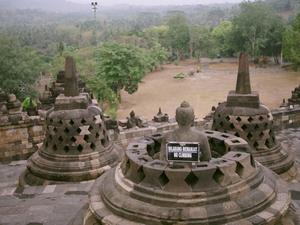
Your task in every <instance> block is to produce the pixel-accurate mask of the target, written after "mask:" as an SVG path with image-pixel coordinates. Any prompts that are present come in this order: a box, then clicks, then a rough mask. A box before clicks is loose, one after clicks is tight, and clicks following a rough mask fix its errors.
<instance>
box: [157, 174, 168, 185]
mask: <svg viewBox="0 0 300 225" xmlns="http://www.w3.org/2000/svg"><path fill="white" fill-rule="evenodd" d="M158 181H159V183H160V185H161V186H162V187H164V186H165V185H166V184H167V183H169V181H170V180H169V178H168V177H167V175H166V174H165V171H164V172H163V173H162V174H161V175H160V176H159V177H158Z"/></svg>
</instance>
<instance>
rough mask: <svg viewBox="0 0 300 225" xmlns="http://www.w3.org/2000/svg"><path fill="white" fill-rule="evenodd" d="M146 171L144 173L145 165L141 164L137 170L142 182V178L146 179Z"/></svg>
mask: <svg viewBox="0 0 300 225" xmlns="http://www.w3.org/2000/svg"><path fill="white" fill-rule="evenodd" d="M145 176H146V175H145V173H144V169H143V167H142V166H141V167H140V168H139V169H138V170H137V177H138V180H139V181H138V182H141V181H142V180H144V178H145Z"/></svg>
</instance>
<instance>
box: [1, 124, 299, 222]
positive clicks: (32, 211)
mask: <svg viewBox="0 0 300 225" xmlns="http://www.w3.org/2000/svg"><path fill="white" fill-rule="evenodd" d="M278 140H279V141H281V142H282V144H283V147H284V148H285V149H289V150H291V151H293V152H295V156H296V161H297V162H298V164H299V163H300V128H297V129H294V128H293V129H287V130H283V131H281V132H279V133H278ZM25 167H26V161H18V162H12V163H10V164H6V165H4V164H0V225H67V224H68V223H69V222H70V221H71V220H72V218H74V217H75V215H76V214H77V213H78V212H79V211H80V209H81V208H82V207H83V206H84V205H85V204H86V203H87V201H88V192H89V190H90V189H91V186H92V185H93V181H89V182H81V183H74V184H62V185H48V186H40V187H27V188H25V189H24V190H21V191H19V193H17V192H16V187H17V182H18V177H19V175H20V174H21V173H22V172H23V171H24V169H25ZM289 187H290V190H291V192H292V197H293V199H294V202H295V206H296V207H297V208H298V207H299V208H300V181H299V182H298V181H296V180H295V181H293V182H292V183H290V184H289ZM297 211H298V212H300V210H297ZM298 216H300V213H299V214H298Z"/></svg>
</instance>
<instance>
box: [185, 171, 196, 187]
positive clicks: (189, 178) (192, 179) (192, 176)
mask: <svg viewBox="0 0 300 225" xmlns="http://www.w3.org/2000/svg"><path fill="white" fill-rule="evenodd" d="M184 181H185V183H187V184H188V185H189V186H191V187H194V186H195V185H196V184H197V183H198V181H199V178H198V177H197V176H196V175H195V174H194V173H193V172H190V173H189V175H188V176H187V177H186V178H185V179H184Z"/></svg>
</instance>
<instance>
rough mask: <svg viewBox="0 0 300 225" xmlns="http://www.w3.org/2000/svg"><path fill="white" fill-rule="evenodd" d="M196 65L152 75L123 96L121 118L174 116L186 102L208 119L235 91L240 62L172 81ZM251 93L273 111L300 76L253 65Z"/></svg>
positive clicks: (211, 66)
mask: <svg viewBox="0 0 300 225" xmlns="http://www.w3.org/2000/svg"><path fill="white" fill-rule="evenodd" d="M196 68H197V64H196V63H195V62H191V61H188V62H183V63H181V64H180V65H178V66H176V65H172V64H169V65H166V66H164V70H162V71H157V72H153V73H149V74H148V75H147V76H145V78H144V80H143V83H141V84H140V86H139V90H138V92H136V93H135V94H133V95H129V94H127V93H125V92H123V93H122V103H121V104H120V107H119V110H118V118H119V119H123V118H126V117H127V116H128V115H129V112H130V111H131V110H134V111H135V112H136V114H137V115H140V116H143V117H145V118H148V119H151V118H152V117H153V116H154V115H155V114H156V113H157V111H158V108H159V107H162V110H163V112H166V113H168V114H169V115H170V116H174V112H175V109H176V107H177V106H178V105H179V104H180V102H182V101H183V100H186V101H188V102H190V103H191V105H192V106H193V107H194V109H195V113H196V116H197V117H199V118H201V117H203V116H205V115H206V114H207V113H208V112H209V111H210V109H211V107H212V106H216V105H217V104H218V102H222V101H225V100H226V96H227V94H228V91H230V90H233V89H235V83H236V76H237V75H236V74H237V68H238V65H237V63H213V64H212V63H211V64H209V63H202V66H201V73H199V74H196V75H195V76H193V77H186V78H185V79H183V80H176V79H174V78H173V76H174V75H176V74H178V73H181V72H183V73H188V72H189V71H191V70H196ZM250 70H251V82H252V90H255V91H258V92H259V93H260V98H261V101H262V102H263V103H264V104H266V105H267V106H268V107H270V108H271V109H273V108H277V107H278V106H279V105H280V104H281V102H282V99H283V98H286V99H287V98H289V97H290V96H291V91H292V90H293V89H294V88H295V87H296V86H297V85H299V83H300V74H299V73H297V72H290V71H285V70H283V69H281V68H280V67H278V66H269V67H267V68H256V67H254V66H251V68H250Z"/></svg>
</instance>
